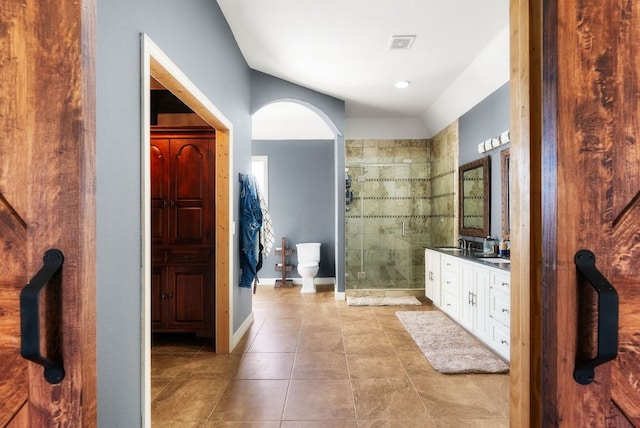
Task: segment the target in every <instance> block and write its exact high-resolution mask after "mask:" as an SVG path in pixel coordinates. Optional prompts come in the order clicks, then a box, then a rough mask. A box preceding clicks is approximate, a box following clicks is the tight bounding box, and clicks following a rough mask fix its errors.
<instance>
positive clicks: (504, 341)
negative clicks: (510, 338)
mask: <svg viewBox="0 0 640 428" xmlns="http://www.w3.org/2000/svg"><path fill="white" fill-rule="evenodd" d="M500 343H502V344H503V345H508V344H509V342H507V341H506V340H504V339H502V340H501V341H500Z"/></svg>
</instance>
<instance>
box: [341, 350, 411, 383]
mask: <svg viewBox="0 0 640 428" xmlns="http://www.w3.org/2000/svg"><path fill="white" fill-rule="evenodd" d="M347 364H348V366H349V376H350V377H351V379H373V378H401V379H404V378H405V377H406V376H407V374H406V373H405V371H404V367H403V366H402V363H401V362H400V360H399V359H398V357H397V356H395V355H391V354H389V355H361V354H348V355H347Z"/></svg>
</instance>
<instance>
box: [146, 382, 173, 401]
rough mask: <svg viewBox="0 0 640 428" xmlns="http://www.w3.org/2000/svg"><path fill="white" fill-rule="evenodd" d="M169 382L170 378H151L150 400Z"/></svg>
mask: <svg viewBox="0 0 640 428" xmlns="http://www.w3.org/2000/svg"><path fill="white" fill-rule="evenodd" d="M170 383H171V380H168V379H151V401H153V400H154V399H155V398H156V397H157V396H158V395H159V394H160V393H161V392H162V390H163V389H164V388H165V387H166V386H167V385H169V384H170Z"/></svg>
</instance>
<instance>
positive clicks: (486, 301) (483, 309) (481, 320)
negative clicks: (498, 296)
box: [473, 266, 491, 342]
mask: <svg viewBox="0 0 640 428" xmlns="http://www.w3.org/2000/svg"><path fill="white" fill-rule="evenodd" d="M473 276H474V278H473V283H474V286H475V294H474V308H475V316H474V325H473V333H474V334H475V335H476V336H477V337H478V338H479V339H480V340H482V341H484V342H487V341H489V340H490V336H491V329H490V326H489V307H490V294H489V288H490V285H491V271H490V270H489V269H487V268H484V267H480V266H474V269H473Z"/></svg>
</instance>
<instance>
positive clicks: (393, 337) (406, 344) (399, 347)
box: [385, 330, 420, 351]
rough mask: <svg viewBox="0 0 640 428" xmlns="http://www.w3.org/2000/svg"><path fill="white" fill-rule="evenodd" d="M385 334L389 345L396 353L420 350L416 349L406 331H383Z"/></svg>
mask: <svg viewBox="0 0 640 428" xmlns="http://www.w3.org/2000/svg"><path fill="white" fill-rule="evenodd" d="M385 333H386V335H387V339H388V340H389V343H390V344H391V346H393V348H394V349H395V350H396V351H414V350H416V349H420V348H418V345H417V344H416V342H415V340H413V338H412V337H411V335H410V334H409V333H407V332H406V331H403V332H395V331H389V330H385Z"/></svg>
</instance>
